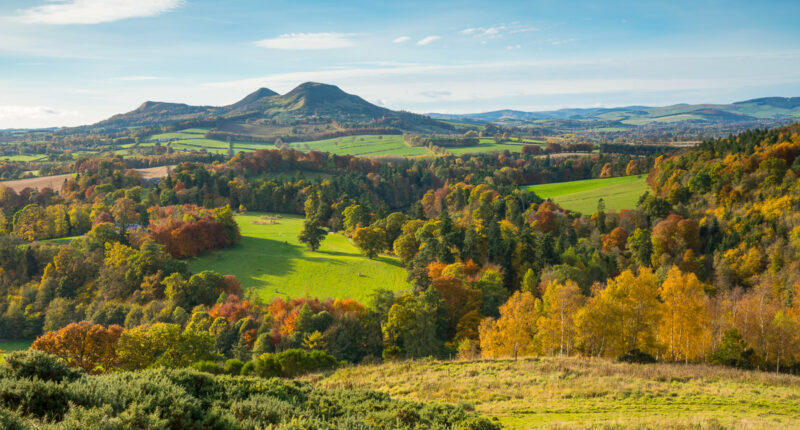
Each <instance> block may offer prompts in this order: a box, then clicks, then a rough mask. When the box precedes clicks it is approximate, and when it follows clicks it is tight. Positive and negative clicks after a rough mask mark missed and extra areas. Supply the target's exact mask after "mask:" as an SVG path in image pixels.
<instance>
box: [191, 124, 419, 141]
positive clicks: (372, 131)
mask: <svg viewBox="0 0 800 430" xmlns="http://www.w3.org/2000/svg"><path fill="white" fill-rule="evenodd" d="M402 133H403V132H402V131H401V130H398V129H396V128H393V127H383V128H349V129H346V130H338V131H329V132H324V133H316V134H298V135H281V136H252V135H249V134H242V133H233V132H229V131H220V130H211V131H209V132H208V133H206V138H207V139H217V140H227V139H229V138H230V139H231V140H235V141H239V142H261V143H275V142H277V141H279V140H280V141H281V142H284V143H289V142H305V141H313V140H325V139H335V138H337V137H345V136H356V135H365V134H366V135H380V134H402Z"/></svg>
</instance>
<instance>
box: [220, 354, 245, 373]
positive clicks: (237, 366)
mask: <svg viewBox="0 0 800 430" xmlns="http://www.w3.org/2000/svg"><path fill="white" fill-rule="evenodd" d="M242 367H244V363H243V362H242V361H241V360H237V359H235V358H231V359H230V360H228V361H226V362H225V367H224V369H223V370H224V371H225V373H226V374H228V375H240V374H241V373H242Z"/></svg>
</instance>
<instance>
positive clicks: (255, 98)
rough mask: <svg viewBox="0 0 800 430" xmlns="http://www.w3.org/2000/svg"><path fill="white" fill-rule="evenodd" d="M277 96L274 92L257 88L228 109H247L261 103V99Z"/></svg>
mask: <svg viewBox="0 0 800 430" xmlns="http://www.w3.org/2000/svg"><path fill="white" fill-rule="evenodd" d="M277 95H278V93H276V92H275V91H272V90H271V89H269V88H259V89H257V90H255V91H253V92H252V93H250V94H248V95H247V96H245V98H243V99H241V100H239V101H238V102H236V103H234V104H232V105H230V106H229V107H230V108H231V109H241V108H247V107H249V106H250V105H252V104H254V103H258V102H260V101H262V100H263V99H266V98H269V97H273V96H277Z"/></svg>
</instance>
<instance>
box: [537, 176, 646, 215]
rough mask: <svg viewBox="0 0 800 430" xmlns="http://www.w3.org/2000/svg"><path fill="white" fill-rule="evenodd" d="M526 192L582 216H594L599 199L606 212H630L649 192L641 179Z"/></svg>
mask: <svg viewBox="0 0 800 430" xmlns="http://www.w3.org/2000/svg"><path fill="white" fill-rule="evenodd" d="M525 188H526V189H527V190H529V191H533V192H535V193H536V194H538V195H539V197H541V198H543V199H552V200H553V201H554V202H556V203H558V204H559V205H560V206H562V207H564V208H565V209H569V210H571V211H576V212H580V213H583V214H592V213H594V212H595V211H596V210H597V202H598V200H599V199H600V198H602V199H603V202H604V203H605V206H606V209H614V210H617V211H620V210H622V209H631V208H633V207H635V206H636V203H637V202H638V200H639V197H641V195H642V194H644V192H645V191H647V190H648V186H647V182H646V177H645V176H643V175H639V176H621V177H617V178H608V179H586V180H582V181H571V182H558V183H552V184H539V185H529V186H526V187H525Z"/></svg>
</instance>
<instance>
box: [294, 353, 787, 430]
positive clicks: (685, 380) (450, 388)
mask: <svg viewBox="0 0 800 430" xmlns="http://www.w3.org/2000/svg"><path fill="white" fill-rule="evenodd" d="M305 379H306V380H309V381H311V382H312V383H314V384H316V385H318V386H320V387H323V388H333V389H336V388H348V389H357V388H361V389H370V390H378V391H383V392H386V393H389V394H391V396H392V397H397V398H403V399H412V400H421V401H426V402H430V401H434V402H446V403H456V404H458V403H462V402H466V403H469V404H471V405H473V406H474V407H475V410H476V411H477V412H478V413H480V414H482V415H485V416H487V417H497V418H499V420H500V422H501V423H502V424H503V425H504V428H506V429H531V428H559V429H572V428H580V429H585V428H593V429H594V428H596V429H601V428H602V429H611V428H614V429H616V428H636V429H656V428H658V429H662V428H669V429H676V428H680V429H722V428H747V429H755V428H759V429H760V428H781V429H784V428H786V429H789V428H798V427H800V402H797V399H798V398H800V378H798V377H797V376H792V375H786V374H775V373H766V372H757V371H741V370H735V369H731V368H724V367H714V366H704V365H685V364H650V365H640V364H625V363H618V362H612V361H607V360H601V359H585V358H549V357H546V358H532V359H520V360H517V361H513V360H480V361H434V360H419V361H401V362H389V363H384V364H378V365H360V366H351V367H346V368H343V369H340V370H338V371H336V372H334V373H333V374H322V375H311V376H307V377H305Z"/></svg>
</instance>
